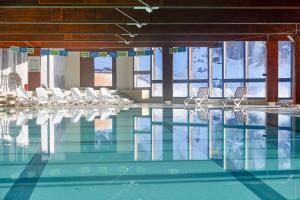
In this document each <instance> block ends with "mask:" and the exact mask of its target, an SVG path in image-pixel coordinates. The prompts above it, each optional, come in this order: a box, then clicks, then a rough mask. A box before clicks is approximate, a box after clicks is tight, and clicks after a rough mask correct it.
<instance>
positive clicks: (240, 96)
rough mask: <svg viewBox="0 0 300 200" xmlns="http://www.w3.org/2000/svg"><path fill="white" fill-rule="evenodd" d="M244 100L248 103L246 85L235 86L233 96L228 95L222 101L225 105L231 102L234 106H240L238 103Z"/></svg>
mask: <svg viewBox="0 0 300 200" xmlns="http://www.w3.org/2000/svg"><path fill="white" fill-rule="evenodd" d="M243 101H245V102H246V103H247V104H248V101H247V88H246V87H237V88H236V90H235V93H234V96H232V95H231V96H229V97H228V98H227V99H225V101H224V106H226V105H227V103H229V102H233V103H234V105H235V106H240V104H241V103H242V102H243Z"/></svg>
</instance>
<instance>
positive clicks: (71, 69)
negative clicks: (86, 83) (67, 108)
mask: <svg viewBox="0 0 300 200" xmlns="http://www.w3.org/2000/svg"><path fill="white" fill-rule="evenodd" d="M65 59H66V60H65V62H66V64H65V89H70V88H72V87H80V53H79V52H69V56H67V57H66V58H65Z"/></svg>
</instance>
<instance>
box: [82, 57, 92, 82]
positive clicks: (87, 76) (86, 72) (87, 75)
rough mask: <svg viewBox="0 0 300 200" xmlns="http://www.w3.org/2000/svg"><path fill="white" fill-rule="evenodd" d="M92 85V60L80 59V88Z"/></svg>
mask: <svg viewBox="0 0 300 200" xmlns="http://www.w3.org/2000/svg"><path fill="white" fill-rule="evenodd" d="M94 85H95V84H94V58H80V87H94Z"/></svg>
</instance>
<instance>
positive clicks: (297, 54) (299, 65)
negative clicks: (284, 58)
mask: <svg viewBox="0 0 300 200" xmlns="http://www.w3.org/2000/svg"><path fill="white" fill-rule="evenodd" d="M293 47H294V48H293V50H294V51H293V60H294V65H293V68H294V71H293V76H294V77H293V103H294V104H300V36H296V37H295V43H294V44H293Z"/></svg>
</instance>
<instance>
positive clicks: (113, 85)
mask: <svg viewBox="0 0 300 200" xmlns="http://www.w3.org/2000/svg"><path fill="white" fill-rule="evenodd" d="M111 59H112V69H111V70H112V71H111V74H112V85H111V86H96V85H95V79H94V88H95V89H100V88H102V87H105V88H108V89H111V90H114V89H116V85H117V73H116V71H117V70H116V69H117V59H116V58H114V57H112V58H111ZM93 67H94V74H95V58H93Z"/></svg>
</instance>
